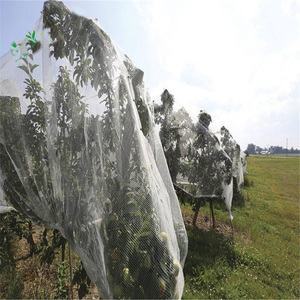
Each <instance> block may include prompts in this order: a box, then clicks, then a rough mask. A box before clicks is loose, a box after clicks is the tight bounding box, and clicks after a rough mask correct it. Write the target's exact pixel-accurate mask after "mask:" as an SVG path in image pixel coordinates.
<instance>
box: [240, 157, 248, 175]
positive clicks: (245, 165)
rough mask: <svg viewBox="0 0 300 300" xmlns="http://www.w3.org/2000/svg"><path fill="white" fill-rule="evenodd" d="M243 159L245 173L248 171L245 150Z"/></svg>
mask: <svg viewBox="0 0 300 300" xmlns="http://www.w3.org/2000/svg"><path fill="white" fill-rule="evenodd" d="M241 160H242V165H243V174H246V173H247V154H246V153H245V152H241Z"/></svg>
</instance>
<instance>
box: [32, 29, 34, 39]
mask: <svg viewBox="0 0 300 300" xmlns="http://www.w3.org/2000/svg"><path fill="white" fill-rule="evenodd" d="M34 37H35V31H34V30H33V33H32V39H34Z"/></svg>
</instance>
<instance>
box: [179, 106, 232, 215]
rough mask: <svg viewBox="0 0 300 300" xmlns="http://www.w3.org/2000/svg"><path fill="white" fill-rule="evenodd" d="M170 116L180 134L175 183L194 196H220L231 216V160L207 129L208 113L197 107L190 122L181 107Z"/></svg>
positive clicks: (208, 122)
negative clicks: (196, 112) (178, 160)
mask: <svg viewBox="0 0 300 300" xmlns="http://www.w3.org/2000/svg"><path fill="white" fill-rule="evenodd" d="M173 117H174V118H175V120H176V122H178V127H179V128H180V131H179V133H180V136H181V138H180V151H181V168H180V170H179V172H178V174H177V177H176V182H175V184H176V185H177V186H178V187H179V188H181V189H182V190H184V191H185V192H187V193H189V194H191V195H192V196H194V197H196V198H204V197H205V198H223V199H224V201H225V204H226V207H227V209H228V211H229V215H230V217H231V213H230V212H231V202H232V161H231V159H230V158H229V157H228V155H227V154H226V153H225V151H224V150H223V149H222V148H221V146H220V142H219V140H218V139H217V137H216V136H215V135H214V134H213V133H212V132H211V130H210V129H209V126H210V124H211V121H212V120H211V116H210V115H209V114H208V113H207V112H205V111H203V110H201V111H200V114H199V116H198V122H197V123H196V124H193V123H192V120H191V118H190V117H189V115H188V113H187V112H186V111H185V110H184V109H181V110H179V111H178V112H176V113H174V114H173Z"/></svg>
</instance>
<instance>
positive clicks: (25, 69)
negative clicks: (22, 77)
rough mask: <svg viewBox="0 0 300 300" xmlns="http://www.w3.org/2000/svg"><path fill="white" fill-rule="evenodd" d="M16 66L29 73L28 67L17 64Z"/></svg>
mask: <svg viewBox="0 0 300 300" xmlns="http://www.w3.org/2000/svg"><path fill="white" fill-rule="evenodd" d="M18 68H20V69H22V70H23V71H24V72H26V73H27V74H28V75H29V72H28V69H27V67H26V66H18Z"/></svg>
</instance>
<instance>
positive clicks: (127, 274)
mask: <svg viewBox="0 0 300 300" xmlns="http://www.w3.org/2000/svg"><path fill="white" fill-rule="evenodd" d="M123 278H124V281H125V283H127V284H129V283H130V281H131V280H130V279H131V276H130V272H129V269H128V268H124V269H123Z"/></svg>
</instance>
